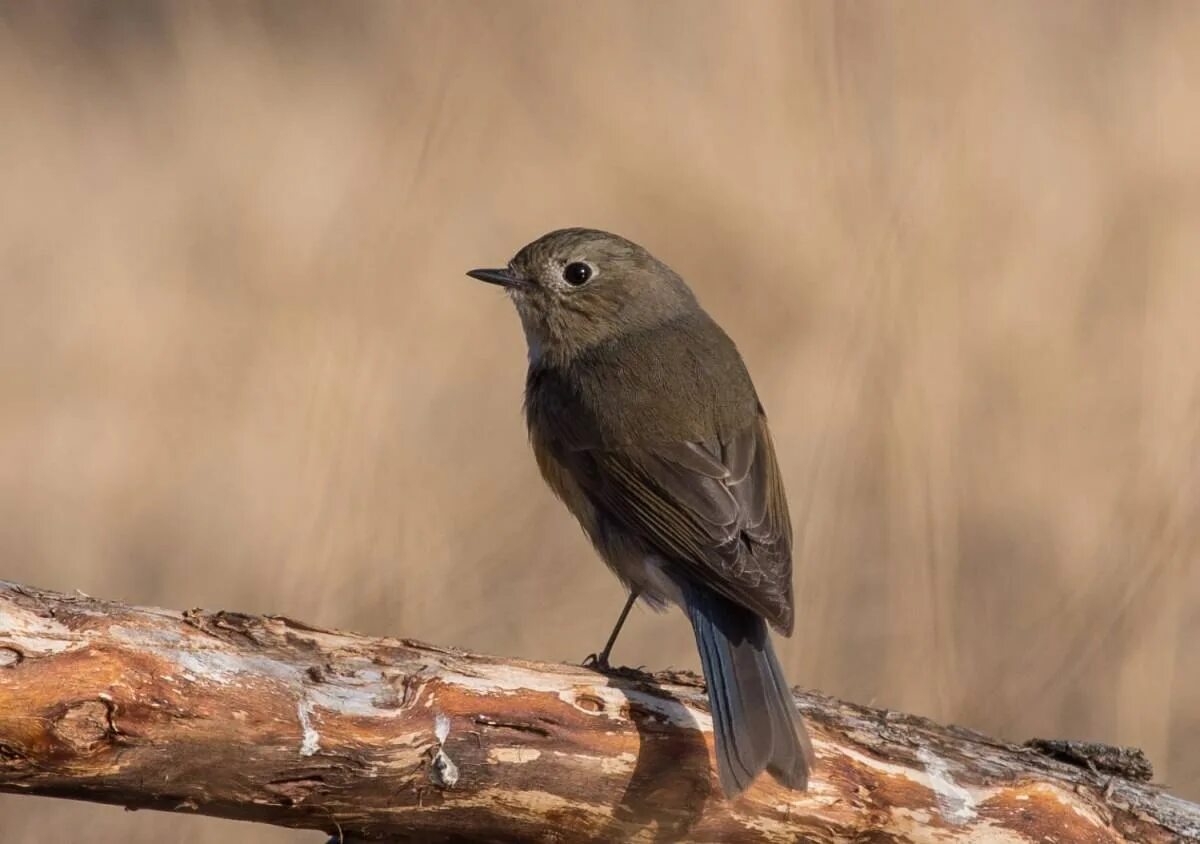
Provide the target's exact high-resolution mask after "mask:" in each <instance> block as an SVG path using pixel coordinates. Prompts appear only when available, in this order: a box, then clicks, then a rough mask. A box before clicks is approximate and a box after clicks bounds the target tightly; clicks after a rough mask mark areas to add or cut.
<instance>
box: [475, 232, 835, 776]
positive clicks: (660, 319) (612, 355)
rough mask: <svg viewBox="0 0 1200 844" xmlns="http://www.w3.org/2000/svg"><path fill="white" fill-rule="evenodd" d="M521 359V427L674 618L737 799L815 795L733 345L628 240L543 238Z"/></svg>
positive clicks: (770, 524)
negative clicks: (694, 659) (765, 791)
mask: <svg viewBox="0 0 1200 844" xmlns="http://www.w3.org/2000/svg"><path fill="white" fill-rule="evenodd" d="M468 275H471V276H472V277H474V278H477V279H480V280H482V281H488V282H491V283H494V284H499V285H501V286H502V287H504V288H505V289H506V291H507V292H508V294H509V295H510V297H511V298H512V300H513V302H514V304H515V305H516V308H517V312H518V313H519V314H520V317H521V322H522V325H523V327H524V329H525V336H526V340H527V343H528V347H529V372H528V377H527V381H526V391H525V413H526V421H527V423H528V426H529V436H530V441H531V443H532V445H533V450H534V454H535V456H536V458H537V461H538V466H539V468H540V469H541V472H542V475H543V477H544V478H545V479H546V481H547V483H548V484H549V485H550V487H551V488H552V489H553V490H554V491H555V493H557V494H558V496H559V497H560V498H561V499H562V500H563V502H564V503H565V504H566V506H567V507H568V509H570V511H571V512H572V513H573V514H574V515H575V517H576V518H577V519H578V520H579V522H580V524H581V525H582V526H583V528H584V530H585V531H586V532H587V534H588V536H589V537H590V538H591V540H592V543H593V544H594V545H595V547H596V549H597V550H598V551H599V553H600V556H601V557H603V559H604V560H605V562H606V563H607V564H608V565H609V566H610V567H611V568H612V570H613V571H614V572H615V573H616V575H617V576H618V577H619V578H620V579H621V580H622V581H623V582H624V583H625V585H626V586H627V587H628V588H629V590H630V600H629V603H627V604H626V607H625V610H624V611H623V612H622V614H621V617H620V619H619V620H618V622H617V627H616V629H614V630H613V634H612V636H611V637H610V638H609V641H608V644H607V645H606V646H605V648H604V650H603V651H601V653H600V654H599V655H598V657H597V658H596V660H595V661H596V662H597V664H598V665H599V667H601V668H605V667H607V658H608V653H609V650H610V649H611V647H612V644H613V642H614V641H615V638H616V635H617V632H618V631H619V630H620V626H621V623H622V622H623V621H624V619H625V615H626V614H627V613H628V610H629V607H630V606H631V605H632V603H633V601H634V600H636V599H637V598H639V597H640V598H641V599H642V600H644V601H646V602H647V603H649V604H650V605H652V606H654V607H656V608H661V607H663V606H665V605H666V604H669V603H673V604H677V605H678V606H680V607H681V608H682V609H683V611H684V613H685V614H686V615H687V617H688V619H689V620H690V621H691V623H692V628H693V631H694V632H695V636H696V645H697V648H698V649H699V652H700V661H701V665H702V667H703V670H704V677H705V682H706V683H707V686H708V698H709V704H710V708H711V710H712V716H713V731H714V739H715V744H716V754H717V769H718V774H719V776H720V780H721V786H722V789H723V790H724V791H725V793H726V794H727V795H729V796H734V795H737V794H739V793H741V792H742V791H743V790H744V789H745V788H746V787H747V786H748V785H749V784H750V783H751V782H752V781H753V780H754V778H755V777H756V776H757V775H758V774H759V773H760V772H761V771H763V770H767V771H769V772H770V773H771V774H772V775H773V776H775V777H776V778H777V779H778V780H779V781H780V782H782V783H784V784H785V785H787V786H790V787H792V788H796V789H803V788H805V786H806V783H807V778H808V771H809V769H810V767H811V763H812V750H811V747H810V745H809V741H808V737H807V734H806V732H805V729H804V725H803V723H802V722H801V720H800V716H799V714H798V713H797V711H796V707H795V703H794V701H793V699H792V696H791V693H790V692H789V690H788V685H787V683H786V681H785V680H784V677H783V672H782V671H781V669H780V666H779V662H778V660H777V659H776V657H775V652H774V650H773V648H772V646H771V640H770V636H769V634H768V631H767V624H768V623H770V624H771V625H773V626H774V627H775V628H776V629H778V630H779V631H780V632H782V633H784V634H785V635H790V633H791V632H792V627H793V622H794V618H793V598H792V558H791V543H792V535H791V525H790V520H789V517H788V508H787V499H786V496H785V494H784V489H783V482H782V478H781V477H780V473H779V466H778V463H777V462H776V458H775V449H774V445H773V444H772V442H771V434H770V431H769V430H768V427H767V419H766V414H765V413H764V412H763V409H762V405H761V404H760V403H759V401H758V397H757V394H756V393H755V390H754V385H753V383H752V382H751V380H750V376H749V374H748V373H747V372H746V368H745V365H744V364H743V362H742V359H741V356H740V355H739V354H738V351H737V348H736V347H735V346H734V344H733V341H731V340H730V339H729V337H728V336H726V334H725V332H724V331H722V330H721V328H720V327H719V326H718V325H717V324H716V323H715V322H713V320H712V319H711V318H710V317H709V316H708V314H706V313H705V312H704V310H703V309H702V308H701V307H700V305H699V303H698V302H697V301H696V298H695V296H693V295H692V292H691V290H690V289H689V288H688V286H687V285H686V284H685V283H684V281H683V280H682V279H681V278H680V277H679V276H678V275H676V274H675V273H674V272H673V271H672V270H671V269H670V268H668V267H667V266H666V265H665V264H663V263H661V262H660V261H658V260H657V259H655V258H654V257H653V256H651V255H650V254H649V253H648V252H647V251H646V250H644V249H642V248H641V247H640V246H638V245H636V244H634V243H631V242H630V241H628V240H626V239H624V238H622V237H618V236H616V235H612V234H608V233H607V232H601V231H595V230H592V229H562V230H559V231H555V232H551V233H550V234H547V235H545V236H544V237H542V238H540V239H538V240H536V241H534V242H533V243H531V244H529V245H528V246H526V247H524V248H523V249H521V251H520V252H518V253H517V255H516V257H515V258H514V259H513V260H512V262H510V264H509V265H508V267H506V268H503V269H494V270H472V271H471V272H470V273H468Z"/></svg>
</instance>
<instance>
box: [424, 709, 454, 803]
mask: <svg viewBox="0 0 1200 844" xmlns="http://www.w3.org/2000/svg"><path fill="white" fill-rule="evenodd" d="M449 735H450V719H449V718H447V717H446V716H445V715H444V714H442V713H441V712H439V713H438V714H437V715H436V716H435V717H434V719H433V736H434V738H436V739H437V751H436V752H435V753H434V754H433V762H432V763H430V766H429V780H430V782H432V783H433V784H434V785H436V786H440V787H441V788H454V784H455V783H456V782H458V766H457V765H455V764H454V760H453V759H451V758H450V757H449V756H447V755H446V737H447V736H449Z"/></svg>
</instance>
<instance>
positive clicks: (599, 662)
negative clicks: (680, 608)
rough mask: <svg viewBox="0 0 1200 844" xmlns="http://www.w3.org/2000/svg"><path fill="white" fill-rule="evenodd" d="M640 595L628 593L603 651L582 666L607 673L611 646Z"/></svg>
mask: <svg viewBox="0 0 1200 844" xmlns="http://www.w3.org/2000/svg"><path fill="white" fill-rule="evenodd" d="M639 594H640V592H639V590H637V589H631V590H630V591H629V600H628V601H626V602H625V608H624V609H623V610H621V615H620V616H619V617H618V618H617V625H616V627H614V628H613V631H612V633H610V634H609V637H608V641H607V642H605V643H604V650H602V651H600V653H598V654H591V655H589V656H588V658H587V659H585V660H584V661H583V664H584V665H586V666H588V667H589V668H595V669H596V670H597V671H607V670H608V669H609V664H608V655H609V654H611V653H612V649H613V645H615V644H616V643H617V635H618V634H619V633H620V632H621V628H622V627H624V626H625V619H626V618H628V617H629V611H630V610H631V609H633V605H634V603H635V602H636V601H637V599H638V595H639Z"/></svg>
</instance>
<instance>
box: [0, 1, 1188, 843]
mask: <svg viewBox="0 0 1200 844" xmlns="http://www.w3.org/2000/svg"><path fill="white" fill-rule="evenodd" d="M2 9H3V11H2V12H0V577H5V578H10V579H14V580H18V581H27V582H32V583H35V584H37V585H40V586H45V587H52V588H55V589H62V590H71V589H76V588H78V589H82V590H84V591H85V592H88V593H91V594H95V595H99V596H106V597H112V598H120V599H124V600H128V601H134V602H140V603H149V604H161V605H167V606H171V607H190V606H204V607H208V608H230V609H233V608H236V609H240V610H247V611H265V612H278V613H286V614H288V615H291V616H296V617H300V618H304V619H307V620H310V621H313V622H316V623H319V624H324V625H334V626H339V627H347V628H354V629H358V630H364V631H370V632H374V633H396V634H404V635H409V636H416V637H421V638H424V639H428V640H433V641H438V642H444V643H453V644H457V645H461V646H465V647H468V648H476V649H485V650H489V651H495V652H501V653H508V654H520V655H525V656H531V657H539V658H545V659H554V660H561V659H579V658H580V657H582V656H583V655H584V654H586V653H587V652H589V651H591V650H594V649H595V648H596V647H597V646H598V645H599V644H600V643H601V641H602V639H603V636H604V635H605V634H606V633H607V631H608V626H609V624H610V623H611V621H612V619H613V617H614V615H615V613H616V611H617V609H618V608H619V605H620V603H621V600H622V596H621V593H620V591H619V587H618V586H617V584H616V583H615V582H614V581H613V580H612V579H611V577H610V576H609V574H608V573H607V572H606V571H605V570H604V569H603V567H602V566H601V565H600V564H599V563H598V562H597V561H596V560H595V558H594V557H593V555H592V553H591V551H590V550H589V548H588V547H587V545H586V544H585V542H584V540H583V538H582V535H581V534H580V532H579V530H578V528H577V527H576V526H575V525H574V524H573V523H572V522H571V521H570V519H569V518H568V517H567V515H566V514H565V512H564V511H562V510H561V509H560V507H559V505H558V504H557V503H556V502H555V501H554V500H553V499H552V498H551V496H550V494H549V493H548V492H546V491H545V490H544V489H543V488H542V486H541V484H540V482H539V480H538V478H537V475H536V471H535V469H534V465H533V462H532V460H531V459H530V456H529V454H528V450H527V447H526V444H525V435H524V432H523V430H522V423H521V418H520V414H519V402H520V391H521V386H522V378H523V359H524V349H523V344H522V343H523V341H522V338H521V334H520V331H519V328H518V324H517V320H516V318H515V316H514V314H513V313H511V308H510V307H509V305H508V304H507V302H506V301H505V300H504V299H503V297H502V296H501V295H499V294H498V292H497V291H495V290H493V289H491V288H487V287H484V286H482V285H479V284H477V283H474V282H471V281H469V280H468V279H466V278H464V277H463V275H462V273H463V271H464V270H465V269H467V268H470V267H474V266H479V265H493V264H497V263H503V262H504V261H506V260H507V259H508V258H509V256H510V255H511V253H512V252H513V251H515V249H516V248H517V247H519V246H521V245H522V244H523V243H524V242H526V241H527V240H530V239H532V238H533V237H535V236H537V235H538V234H540V233H542V232H543V231H545V230H548V229H551V228H556V227H559V226H563V225H592V226H598V227H604V228H610V229H612V230H615V231H618V232H621V233H623V234H626V235H628V236H630V237H632V238H634V239H635V240H638V241H640V242H642V243H644V244H645V245H647V246H648V247H649V248H650V249H651V250H653V251H655V252H656V253H657V254H658V255H660V256H661V257H662V258H663V259H665V260H666V261H667V262H668V263H670V264H671V265H673V266H674V267H675V268H676V269H678V270H679V271H680V272H681V273H682V274H683V275H684V276H685V277H687V278H688V279H690V280H691V282H692V284H693V286H694V287H695V288H696V289H697V291H698V293H699V295H700V296H701V298H702V300H703V301H704V302H705V303H706V304H707V306H708V307H709V309H710V310H711V311H712V312H713V313H714V314H715V315H716V316H717V317H718V319H719V320H720V321H721V322H722V324H723V325H724V326H725V327H726V328H727V329H728V331H729V332H730V334H731V335H733V337H734V338H735V339H736V340H737V341H738V342H739V344H740V345H741V348H742V349H743V351H744V353H745V356H746V358H747V360H748V363H749V366H750V369H751V371H752V372H753V373H754V375H755V378H756V381H757V384H758V387H759V390H760V392H761V394H762V396H763V399H764V401H765V403H766V405H767V407H768V409H769V410H770V412H771V415H772V420H773V425H774V430H775V435H776V438H777V440H778V443H779V450H780V452H781V456H782V460H783V468H784V471H785V474H786V478H787V482H788V485H789V488H790V490H791V497H792V502H793V518H794V521H795V523H796V527H797V531H798V535H799V537H800V542H799V548H798V549H797V555H796V563H797V575H796V585H797V590H798V591H797V594H798V602H799V611H798V622H797V634H796V636H795V637H794V638H793V639H791V640H789V641H786V642H782V643H781V647H782V650H783V655H784V661H785V665H786V666H787V668H788V670H789V672H790V677H791V678H792V680H793V681H794V682H797V683H800V684H802V685H806V686H811V687H817V688H820V689H822V690H824V691H827V692H830V693H833V694H836V695H841V696H846V697H849V698H852V699H854V700H858V701H862V702H870V703H875V704H880V705H887V706H893V707H901V708H905V709H909V710H914V711H917V712H921V713H925V714H928V715H931V716H933V717H936V718H940V719H948V720H953V721H956V722H959V723H964V724H969V725H971V726H974V727H978V728H980V729H984V730H988V731H991V732H994V733H997V734H1000V735H1002V736H1005V737H1010V738H1013V739H1024V738H1027V737H1029V736H1032V735H1038V736H1070V737H1087V738H1093V739H1100V740H1105V741H1110V742H1120V743H1131V744H1137V745H1141V746H1142V747H1144V748H1145V749H1146V750H1147V751H1148V752H1149V754H1150V756H1151V757H1152V759H1153V761H1154V763H1155V765H1156V766H1157V769H1158V772H1159V776H1160V778H1161V779H1163V780H1165V781H1167V782H1169V783H1170V784H1171V785H1172V787H1173V788H1174V789H1175V790H1176V791H1177V792H1178V793H1180V794H1183V795H1186V796H1190V797H1192V798H1200V657H1198V656H1197V637H1198V636H1200V610H1198V609H1197V601H1198V599H1200V563H1198V562H1197V560H1198V556H1200V330H1198V321H1200V93H1198V92H1200V86H1198V85H1197V80H1200V4H1197V3H1191V2H1181V3H1175V4H1171V3H1150V2H1145V3H1121V2H1113V3H1077V2H1060V3H1042V2H1030V3H990V2H982V3H976V4H966V3H954V4H924V5H921V6H919V7H910V6H908V5H904V6H901V5H899V4H891V3H880V4H857V3H844V4H836V5H834V4H826V3H816V2H810V3H785V4H779V5H773V4H768V3H762V2H756V3H753V4H743V3H728V4H718V3H666V2H658V3H654V4H642V3H627V4H618V3H604V4H601V3H579V4H563V3H559V2H545V3H500V2H487V3H452V2H439V3H413V4H402V3H390V4H379V5H371V4H349V5H345V4H328V5H326V4H319V3H311V4H310V3H285V2H278V3H272V4H268V5H263V6H261V7H252V6H250V5H247V4H222V5H221V6H219V7H218V8H216V9H209V8H208V7H206V6H204V5H201V4H194V3H187V4H184V3H180V4H159V3H154V2H145V3H111V2H95V3H75V4H41V3H23V2H14V3H11V4H6V5H4V6H3V7H2ZM616 658H617V659H618V660H619V661H623V662H628V663H631V664H642V663H644V664H646V665H650V666H656V667H657V666H666V665H678V666H693V665H695V659H694V656H693V643H692V640H691V633H690V631H689V630H688V628H687V625H686V624H685V623H684V621H683V619H682V618H680V617H679V616H678V615H669V616H662V617H660V616H655V615H654V614H652V613H648V612H644V611H643V612H640V613H638V614H636V616H635V618H634V619H633V622H632V626H631V627H630V628H629V629H628V634H627V635H626V637H625V638H624V639H623V640H622V642H621V645H620V646H619V649H618V651H617V653H616ZM0 832H2V833H3V838H4V841H5V842H6V844H14V843H15V842H19V843H20V844H26V843H28V844H35V843H36V844H42V842H47V841H92V842H118V841H120V842H123V844H135V842H158V841H167V840H170V841H185V842H217V841H221V842H228V841H231V840H232V841H263V842H285V841H288V842H291V841H318V840H320V839H319V836H317V835H316V834H314V833H288V832H282V831H273V830H268V829H266V828H259V827H251V826H246V825H240V824H232V823H223V822H217V821H205V820H197V819H190V818H182V817H171V816H161V815H154V814H152V813H138V814H134V815H131V814H126V813H123V812H121V811H120V810H119V809H110V808H96V807H87V806H79V805H72V804H66V803H62V802H53V801H48V800H37V799H30V798H18V797H0Z"/></svg>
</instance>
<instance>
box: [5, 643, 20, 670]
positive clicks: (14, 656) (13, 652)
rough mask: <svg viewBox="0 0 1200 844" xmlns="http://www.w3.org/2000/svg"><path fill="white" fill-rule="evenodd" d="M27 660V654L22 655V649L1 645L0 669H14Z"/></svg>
mask: <svg viewBox="0 0 1200 844" xmlns="http://www.w3.org/2000/svg"><path fill="white" fill-rule="evenodd" d="M24 659H25V654H23V653H21V650H20V648H16V647H14V646H12V645H0V668H12V667H13V666H16V665H20V664H21V662H22V661H23V660H24Z"/></svg>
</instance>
